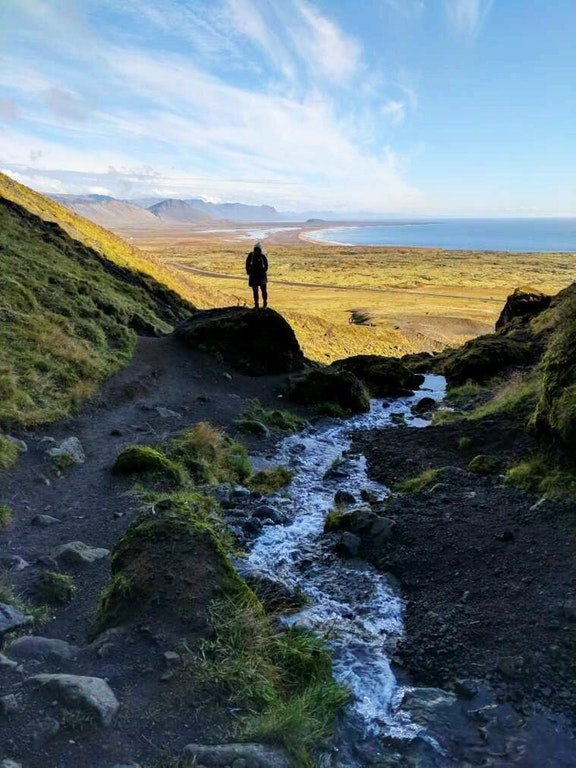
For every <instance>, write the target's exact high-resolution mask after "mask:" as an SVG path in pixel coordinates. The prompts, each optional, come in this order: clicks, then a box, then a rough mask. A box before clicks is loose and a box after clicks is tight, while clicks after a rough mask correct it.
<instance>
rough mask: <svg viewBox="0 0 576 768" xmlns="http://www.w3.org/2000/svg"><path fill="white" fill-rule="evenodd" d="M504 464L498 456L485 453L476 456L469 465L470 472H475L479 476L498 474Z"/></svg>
mask: <svg viewBox="0 0 576 768" xmlns="http://www.w3.org/2000/svg"><path fill="white" fill-rule="evenodd" d="M501 465H502V463H501V461H500V459H498V458H497V457H496V456H488V455H486V454H484V453H481V454H479V455H478V456H474V458H473V459H471V461H470V462H469V464H468V469H469V470H470V472H475V473H476V474H477V475H491V474H493V473H494V472H497V471H498V470H499V469H500V467H501Z"/></svg>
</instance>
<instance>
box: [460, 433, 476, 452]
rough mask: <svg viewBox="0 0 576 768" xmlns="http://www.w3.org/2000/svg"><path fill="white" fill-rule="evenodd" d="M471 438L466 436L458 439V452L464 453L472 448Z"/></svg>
mask: <svg viewBox="0 0 576 768" xmlns="http://www.w3.org/2000/svg"><path fill="white" fill-rule="evenodd" d="M472 442H473V441H472V438H471V437H468V436H464V437H459V438H458V450H460V451H466V450H468V448H471V447H472Z"/></svg>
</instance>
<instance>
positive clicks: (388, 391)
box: [330, 355, 424, 397]
mask: <svg viewBox="0 0 576 768" xmlns="http://www.w3.org/2000/svg"><path fill="white" fill-rule="evenodd" d="M330 368H332V369H334V370H336V371H348V373H352V374H353V375H354V376H356V378H357V379H359V380H360V381H361V382H363V384H364V385H365V386H366V387H367V389H368V391H369V392H370V394H371V395H372V397H401V396H402V395H411V394H412V393H413V392H414V391H415V390H417V389H418V388H419V387H420V385H421V384H422V383H423V382H424V376H423V375H422V374H420V373H414V372H413V371H412V370H410V368H408V367H407V366H406V365H404V363H403V362H402V361H401V360H399V359H398V358H395V357H380V356H378V355H355V356H354V357H347V358H345V359H343V360H336V362H334V363H332V365H331V366H330Z"/></svg>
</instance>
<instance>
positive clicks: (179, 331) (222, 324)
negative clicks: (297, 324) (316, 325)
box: [175, 307, 304, 376]
mask: <svg viewBox="0 0 576 768" xmlns="http://www.w3.org/2000/svg"><path fill="white" fill-rule="evenodd" d="M175 333H176V335H177V336H178V337H179V338H180V339H182V341H183V342H185V343H186V344H188V345H189V346H191V347H193V348H195V349H200V350H202V351H205V352H207V353H208V354H210V355H213V356H215V357H217V358H218V359H220V360H222V361H224V362H225V363H227V364H228V365H231V366H232V367H233V368H234V369H235V370H237V371H240V373H245V374H249V375H252V376H265V375H269V374H278V373H292V372H294V371H299V370H301V369H302V368H303V366H304V354H303V352H302V350H301V349H300V345H299V344H298V340H297V338H296V335H295V333H294V331H293V329H292V328H291V326H290V325H289V324H288V323H287V322H286V320H285V319H284V318H283V317H282V315H280V314H278V312H275V311H274V310H272V309H262V310H259V311H256V312H255V311H254V310H251V309H246V308H244V307H223V308H220V309H208V310H204V311H202V312H197V313H196V314H194V315H193V316H192V317H191V318H189V319H188V320H186V321H185V322H184V323H182V324H181V325H179V326H178V327H177V328H176V331H175Z"/></svg>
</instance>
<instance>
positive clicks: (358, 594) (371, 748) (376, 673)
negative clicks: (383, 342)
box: [244, 375, 445, 768]
mask: <svg viewBox="0 0 576 768" xmlns="http://www.w3.org/2000/svg"><path fill="white" fill-rule="evenodd" d="M444 392H445V381H444V379H443V377H441V376H434V375H429V376H426V379H425V381H424V383H423V385H422V387H421V388H420V390H419V391H418V392H416V393H415V394H414V395H413V396H411V397H405V398H399V399H395V400H389V401H382V400H373V401H372V403H371V408H370V411H369V413H366V414H363V415H361V416H357V417H354V418H351V419H348V420H346V421H344V422H338V423H337V424H330V425H327V426H324V427H320V428H309V429H307V430H305V431H304V432H301V433H299V434H297V435H293V436H291V437H288V438H286V439H284V440H283V441H282V442H281V443H280V445H279V446H278V449H277V451H276V453H275V455H274V463H275V464H282V465H285V466H288V467H290V468H291V469H292V470H293V471H294V480H293V482H292V483H291V485H290V487H289V488H288V499H287V500H286V501H287V503H288V504H289V512H290V519H291V523H289V524H288V525H286V526H280V525H274V526H268V527H266V528H265V529H264V530H263V531H262V533H261V535H260V536H259V537H258V538H257V539H256V541H255V543H254V545H253V547H252V549H251V550H250V552H249V554H248V558H247V562H246V563H245V566H244V567H245V568H247V569H248V570H249V571H250V572H252V573H256V574H263V575H266V576H273V577H275V578H277V579H280V580H281V581H283V582H284V583H285V584H287V585H288V586H289V587H291V588H293V589H298V590H300V591H301V592H303V593H304V595H305V596H306V597H307V599H308V603H307V606H306V607H305V608H304V609H303V610H302V611H301V612H299V613H297V614H296V615H292V616H290V617H287V618H285V619H284V621H285V623H287V624H291V625H296V626H299V627H306V628H310V629H313V630H315V631H317V632H319V633H320V634H322V635H323V636H325V637H326V638H327V645H328V647H329V650H330V651H331V654H332V658H333V664H334V676H335V678H336V679H337V680H338V681H339V682H341V683H343V684H344V685H345V686H346V687H347V688H348V689H349V690H350V691H351V693H352V701H351V704H350V707H349V710H348V713H347V716H346V717H345V722H344V724H343V726H342V729H341V735H340V742H341V743H340V744H339V745H338V749H337V750H336V752H335V754H334V755H333V756H331V757H328V756H327V757H326V765H333V766H342V767H343V766H346V768H352V767H353V766H357V765H358V766H360V765H371V764H374V765H377V764H378V763H377V762H374V760H376V761H377V760H378V758H379V757H380V755H381V754H383V753H382V743H383V737H387V738H392V739H394V740H408V741H410V740H412V739H414V738H415V737H416V736H420V737H421V738H422V737H423V738H424V739H427V738H428V740H429V741H430V746H432V747H433V746H434V742H433V739H432V738H431V737H427V735H426V734H425V733H424V734H423V733H422V727H421V726H419V725H416V724H415V723H413V722H412V721H411V719H410V717H409V716H408V714H407V713H406V712H404V711H402V710H401V709H400V706H399V705H400V702H401V699H402V694H403V689H402V686H399V685H398V683H397V681H396V678H395V675H394V673H393V672H392V669H391V665H390V657H391V655H392V653H393V652H394V649H395V647H396V645H397V643H398V641H399V639H400V638H401V637H402V634H403V621H402V611H403V605H402V600H401V598H400V595H399V593H398V590H397V589H396V587H395V585H394V584H393V583H392V581H391V579H390V578H389V577H388V576H387V575H386V574H383V573H380V572H379V571H377V570H376V569H375V568H374V567H373V566H371V565H369V564H367V563H365V562H363V561H361V560H356V559H344V558H340V557H338V556H336V555H335V554H334V553H333V551H331V548H329V547H328V546H327V545H326V543H324V542H323V536H322V534H323V529H324V521H325V518H326V515H327V514H328V512H329V511H330V510H331V509H332V508H333V507H334V494H335V493H336V491H339V490H340V491H346V492H348V493H350V494H352V495H353V496H354V497H355V499H356V500H357V504H356V506H361V505H362V501H361V493H362V492H364V495H366V492H368V493H369V494H370V496H371V497H372V498H377V499H379V500H380V499H384V498H385V497H386V496H387V495H388V493H389V490H388V489H387V488H385V487H384V486H382V485H379V484H378V483H375V482H374V481H372V480H370V479H369V477H368V475H367V471H366V459H365V457H364V456H362V455H351V454H350V453H349V452H350V445H351V443H350V434H351V433H352V432H353V431H355V430H367V429H374V428H379V427H385V426H391V425H393V424H394V423H395V422H396V423H397V422H398V420H399V419H401V418H402V417H404V418H405V420H406V423H407V424H408V425H409V426H411V427H425V426H427V424H428V423H429V422H428V421H426V420H425V419H422V418H418V417H415V416H413V415H412V413H411V406H412V405H414V403H416V402H418V400H420V399H421V398H422V397H424V396H426V397H431V398H433V399H434V400H436V401H440V400H442V399H443V397H444ZM290 507H291V509H290ZM360 760H361V762H359V761H360ZM368 760H370V762H367V761H368Z"/></svg>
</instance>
